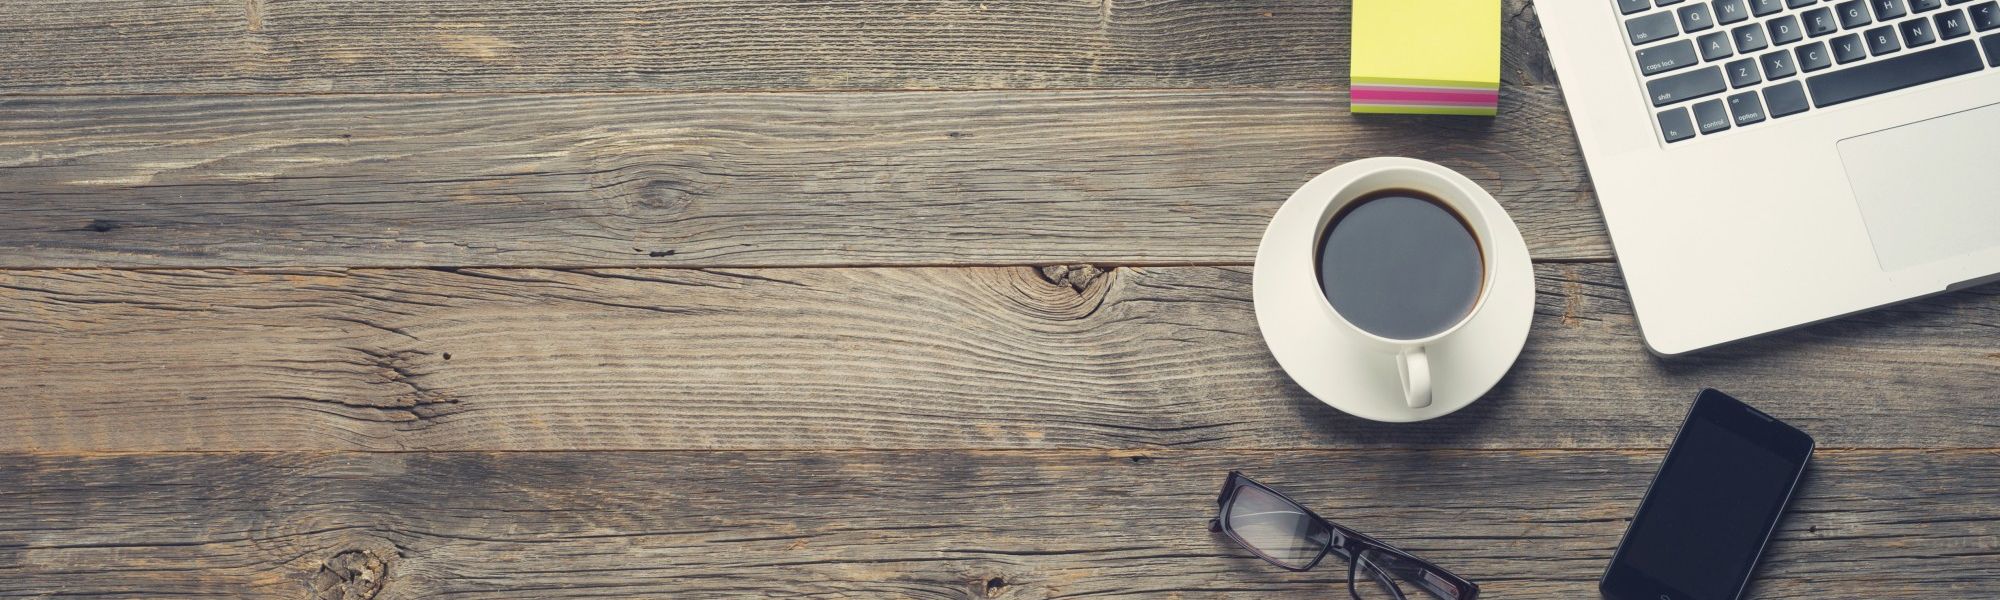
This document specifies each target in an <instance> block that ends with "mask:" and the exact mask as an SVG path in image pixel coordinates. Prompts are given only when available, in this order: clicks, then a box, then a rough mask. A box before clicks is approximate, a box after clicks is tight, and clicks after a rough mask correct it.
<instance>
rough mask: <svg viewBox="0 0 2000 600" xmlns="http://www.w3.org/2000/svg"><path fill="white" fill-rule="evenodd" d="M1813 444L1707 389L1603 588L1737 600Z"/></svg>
mask: <svg viewBox="0 0 2000 600" xmlns="http://www.w3.org/2000/svg"><path fill="white" fill-rule="evenodd" d="M1812 452H1813V439H1812V436H1809V435H1806V433H1805V432H1803V431H1799V430H1798V428H1796V427H1792V426H1790V425H1786V424H1784V423H1783V422H1780V421H1778V420H1777V419H1774V418H1771V416H1770V415H1767V414H1764V413H1763V412H1761V411H1758V410H1757V409H1755V408H1751V407H1750V405H1748V404H1744V403H1742V402H1741V401H1738V400H1737V399H1735V398H1731V397H1729V395H1728V394H1724V393H1722V392H1718V391H1715V390H1702V391H1701V394H1700V395H1699V396H1696V397H1695V399H1694V407H1693V408H1690V409H1688V416H1687V421H1686V422H1684V423H1682V424H1681V431H1680V433H1679V434H1677V435H1675V436H1674V445H1673V448H1671V449H1669V450H1667V459H1666V460H1665V461H1662V462H1661V463H1660V471H1659V473H1657V474H1654V475H1653V485H1652V487H1649V488H1647V489H1646V498H1645V499H1644V500H1641V501H1640V502H1639V512H1638V514H1636V515H1633V517H1632V523H1631V524H1630V525H1629V526H1627V527H1626V528H1625V538H1624V539H1623V540H1621V541H1619V542H1618V551H1617V552H1616V553H1614V554H1612V556H1611V566H1610V567H1609V568H1606V569H1605V570H1604V579H1603V580H1601V581H1599V582H1598V586H1597V588H1598V590H1599V591H1600V592H1602V593H1603V594H1604V597H1606V598H1610V599H1612V600H1734V599H1735V598H1736V597H1738V596H1740V595H1742V594H1743V588H1744V587H1746V586H1747V585H1748V584H1749V583H1750V574H1751V571H1752V570H1754V569H1755V568H1756V566H1757V557H1758V556H1760V555H1762V554H1763V553H1764V543H1765V542H1767V541H1769V540H1770V538H1771V532H1772V530H1775V529H1777V527H1778V517H1779V516H1780V515H1782V514H1784V511H1785V504H1786V503H1787V502H1789V501H1791V498H1792V490H1794V489H1796V488H1797V487H1798V484H1799V477H1800V476H1801V475H1803V474H1805V471H1806V461H1807V460H1808V459H1810V458H1812Z"/></svg>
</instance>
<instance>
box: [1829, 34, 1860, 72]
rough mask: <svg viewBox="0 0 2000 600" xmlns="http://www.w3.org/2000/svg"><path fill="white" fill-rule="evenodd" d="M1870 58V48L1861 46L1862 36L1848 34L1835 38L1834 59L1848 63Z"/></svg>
mask: <svg viewBox="0 0 2000 600" xmlns="http://www.w3.org/2000/svg"><path fill="white" fill-rule="evenodd" d="M1864 58H1868V50H1867V49H1865V48H1863V47H1862V46H1861V36H1859V35H1855V34H1852V33H1850V34H1847V35H1843V36H1840V37H1837V38H1833V59H1834V60H1837V61H1840V64H1843V65H1844V64H1847V63H1851V62H1854V61H1857V60H1861V59H1864Z"/></svg>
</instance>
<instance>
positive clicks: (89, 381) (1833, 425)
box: [0, 264, 2000, 451]
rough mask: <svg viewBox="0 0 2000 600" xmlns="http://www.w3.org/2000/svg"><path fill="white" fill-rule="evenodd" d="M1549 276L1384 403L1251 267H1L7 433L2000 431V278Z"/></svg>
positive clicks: (451, 441) (1579, 267)
mask: <svg viewBox="0 0 2000 600" xmlns="http://www.w3.org/2000/svg"><path fill="white" fill-rule="evenodd" d="M1536 274H1537V277H1538V279H1539V284H1540V291H1539V304H1538V306H1537V309H1536V311H1537V315H1536V322H1535V328H1534V330H1533V333H1532V335H1531V338H1530V340H1529V345H1528V349H1527V351H1526V353H1525V355H1524V356H1523V357H1522V359H1521V361H1520V362H1519V363H1518V364H1517V365H1516V366H1515V368H1514V371H1513V373H1512V374H1511V375H1510V377H1509V378H1508V379H1507V380H1505V381H1503V382H1502V383H1501V385H1500V387H1499V388H1498V389H1496V390H1495V391H1494V392H1492V393H1491V394H1489V396H1488V398H1487V399H1485V400H1483V401H1481V402H1480V403H1478V404H1475V405H1473V406H1472V407H1469V408H1467V409H1466V410H1464V411H1462V412H1461V413H1459V414H1457V415H1453V416H1451V417H1448V418H1445V419H1441V420H1437V421H1432V422H1427V423H1421V424H1411V425H1383V424H1376V423H1370V422H1364V421H1361V420H1358V419H1354V418H1351V417H1347V416H1345V415H1342V414H1340V413H1338V412H1336V411H1334V410H1333V409H1331V408H1328V407H1326V406H1324V405H1322V404H1320V403H1319V402H1317V401H1315V400H1313V399H1312V398H1310V397H1308V396H1307V395H1305V394H1304V392H1302V391H1301V390H1299V389H1298V388H1297V387H1296V386H1295V385H1293V384H1292V383H1291V382H1290V380H1289V379H1287V378H1286V377H1285V375H1284V374H1283V373H1282V372H1280V371H1279V370H1278V369H1277V366H1276V364H1275V362H1273V361H1272V359H1271V358H1270V356H1269V354H1268V352H1267V351H1266V349H1265V348H1264V345H1263V342H1262V339H1261V338H1260V337H1259V336H1258V334H1257V326H1256V323H1255V321H1254V318H1253V313H1252V307H1251V303H1250V274H1249V269H1248V268H1241V267H1226V268H1214V267H1154V268H1123V269H1116V270H1113V271H1111V272H1109V273H1105V274H1098V273H1095V272H1094V271H1093V270H1090V269H1083V270H1079V271H1075V272H1063V271H1062V270H1060V269H1049V270H1047V271H1037V270H1035V269H1032V268H1025V267H1023V268H930V269H758V270H720V269H719V270H706V271H696V270H674V269H640V270H577V271H560V270H515V269H500V270H474V269H464V270H456V271H440V270H424V269H394V270H353V271H342V270H318V271H314V270H299V271H236V270H212V271H186V270H169V271H118V270H113V271H19V272H0V372H4V373H7V376H6V377H5V378H0V398H5V399H6V400H5V403H6V410H5V411H4V414H0V449H8V450H65V451H67V450H265V449H268V450H300V449H484V450H499V449H620V448H659V449H771V448H790V449H817V448H856V447H865V448H1079V447H1082V448H1132V447H1156V446H1194V447H1210V448H1304V447H1329V448H1346V447H1483V448H1537V447H1597V448H1606V447H1609V448H1618V447H1663V446H1664V445H1665V444H1666V443H1667V441H1668V440H1669V436H1670V434H1671V432H1672V430H1673V427H1674V426H1675V425H1676V424H1677V423H1678V422H1679V420H1680V418H1681V416H1682V413H1683V411H1684V410H1685V409H1686V406H1687V405H1686V403H1687V401H1688V400H1689V399H1690V398H1691V397H1692V395H1693V393H1694V392H1695V390H1697V389H1699V388H1700V387H1702V386H1713V387H1717V388H1721V389H1724V390H1728V391H1731V392H1734V393H1736V394H1738V395H1739V396H1741V397H1743V398H1745V399H1747V400H1749V401H1751V402H1753V403H1755V404H1758V405H1759V406H1761V407H1763V408H1765V409H1767V410H1769V411H1771V412H1772V413H1774V414H1777V415H1779V416H1781V417H1782V418H1785V419H1787V420H1790V421H1792V422H1794V423H1797V424H1799V425H1800V426H1802V427H1804V428H1805V429H1807V430H1808V431H1811V432H1812V433H1814V434H1815V435H1816V436H1818V438H1819V440H1820V442H1821V444H1822V445H1823V446H1827V447H1985V446H1990V445H1992V440H1993V436H1992V433H1993V431H1994V428H1995V427H1996V426H2000V403H1996V402H1994V400H1995V398H1994V396H1993V394H1994V390H1996V389H2000V342H1996V337H1995V336H1994V329H1993V327H1994V326H1993V324H1994V323H2000V287H1993V286H1988V287H1985V288H1979V289H1974V290H1969V291H1965V292H1961V293H1956V294H1951V295H1946V296H1940V297H1936V298H1932V299H1928V300H1922V301H1918V302H1914V303H1911V304H1908V305H1904V306H1901V307H1896V308H1890V309H1886V310H1881V311H1876V312H1871V313H1867V314H1864V315H1860V316H1857V317H1852V318H1849V319H1844V320H1840V321H1836V322H1832V323H1827V324H1822V325H1818V326H1814V327H1811V328H1808V329H1805V330H1802V331H1797V332H1792V333H1787V334H1782V335H1778V336H1776V337H1773V338H1769V339H1765V340H1760V341H1752V342H1749V343H1745V344H1742V345H1738V346H1733V347H1726V348H1723V349H1720V350H1717V351H1715V352H1713V353H1709V354H1702V355H1696V356H1694V357H1688V358H1683V359H1676V360H1660V359H1657V358H1654V357H1652V356H1650V355H1648V354H1647V353H1646V351H1645V350H1643V349H1642V347H1641V345H1640V342H1639V339H1638V338H1637V335H1636V331H1635V328H1634V324H1633V321H1632V317H1631V314H1630V309H1629V306H1628V304H1627V302H1626V300H1625V297H1624V294H1623V287H1622V285H1621V282H1620V281H1619V279H1618V277H1617V276H1616V273H1615V269H1614V268H1613V267H1612V266H1610V265H1599V264H1563V265H1541V266H1539V267H1538V268H1537V272H1536ZM1384 364H1385V365H1386V364H1387V362H1386V361H1385V363H1384Z"/></svg>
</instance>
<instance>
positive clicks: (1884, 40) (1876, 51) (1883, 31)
mask: <svg viewBox="0 0 2000 600" xmlns="http://www.w3.org/2000/svg"><path fill="white" fill-rule="evenodd" d="M1861 37H1864V38H1867V39H1868V53H1869V54H1873V55H1875V56H1881V55H1884V54H1888V53H1890V52H1895V51H1897V50H1901V49H1903V47H1902V45H1900V44H1898V43H1897V42H1896V28H1894V27H1890V26H1888V25H1883V26H1881V27H1876V28H1874V29H1870V30H1868V33H1864V34H1861Z"/></svg>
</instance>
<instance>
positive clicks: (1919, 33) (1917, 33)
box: [1896, 19, 1937, 48]
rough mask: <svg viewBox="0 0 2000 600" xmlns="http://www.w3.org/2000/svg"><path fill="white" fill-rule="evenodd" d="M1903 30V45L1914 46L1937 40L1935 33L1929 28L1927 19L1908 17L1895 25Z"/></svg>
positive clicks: (1929, 24)
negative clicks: (1908, 18)
mask: <svg viewBox="0 0 2000 600" xmlns="http://www.w3.org/2000/svg"><path fill="white" fill-rule="evenodd" d="M1896 28H1897V29H1900V30H1902V31H1903V45H1904V46H1907V47H1910V48H1915V47H1917V46H1924V45H1929V44H1930V43H1931V42H1935V41H1937V33H1936V32H1935V31H1934V30H1932V29H1931V22H1930V20H1928V19H1910V20H1908V21H1904V22H1902V23H1898V24H1897V25H1896Z"/></svg>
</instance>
